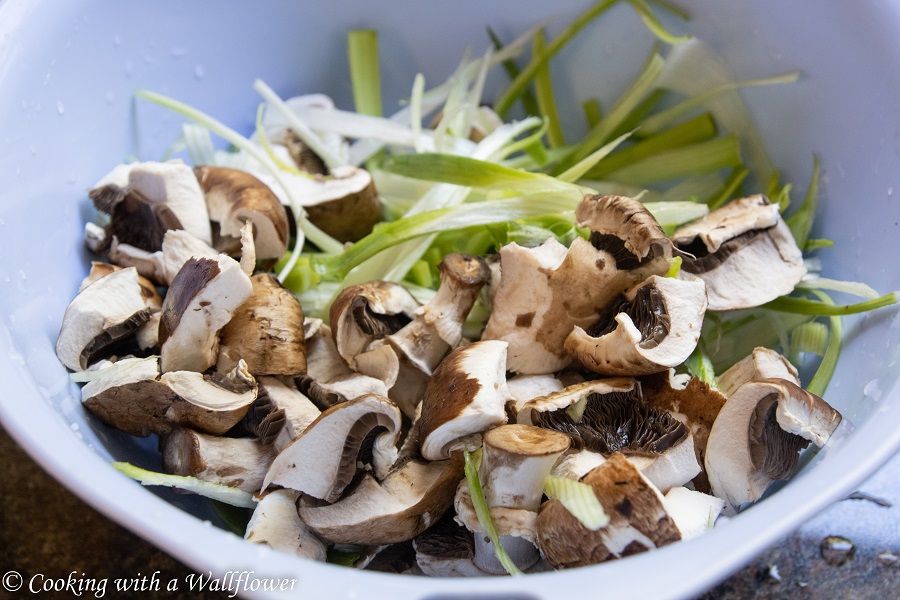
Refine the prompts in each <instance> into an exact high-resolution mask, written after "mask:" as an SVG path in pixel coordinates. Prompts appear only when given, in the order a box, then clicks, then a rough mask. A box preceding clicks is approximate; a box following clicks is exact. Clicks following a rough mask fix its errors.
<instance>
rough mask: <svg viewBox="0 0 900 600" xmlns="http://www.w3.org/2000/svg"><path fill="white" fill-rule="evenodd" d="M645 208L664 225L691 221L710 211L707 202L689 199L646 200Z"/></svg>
mask: <svg viewBox="0 0 900 600" xmlns="http://www.w3.org/2000/svg"><path fill="white" fill-rule="evenodd" d="M644 208H646V209H647V210H649V211H650V214H652V215H653V218H654V219H656V220H657V221H658V222H659V224H660V225H661V226H662V227H669V226H672V225H682V224H684V223H689V222H691V221H694V220H696V219H699V218H700V217H702V216H703V215H705V214H706V213H708V212H709V208H707V206H706V205H705V204H700V203H699V202H690V201H687V200H684V201H665V202H644Z"/></svg>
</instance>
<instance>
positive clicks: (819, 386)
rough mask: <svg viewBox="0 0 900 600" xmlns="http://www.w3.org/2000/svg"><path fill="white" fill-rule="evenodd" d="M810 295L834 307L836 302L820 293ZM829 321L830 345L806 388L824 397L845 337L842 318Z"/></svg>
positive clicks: (814, 292) (813, 292)
mask: <svg viewBox="0 0 900 600" xmlns="http://www.w3.org/2000/svg"><path fill="white" fill-rule="evenodd" d="M810 293H811V294H813V295H815V296H816V297H818V298H819V300H821V301H822V304H825V305H832V306H833V305H834V301H833V300H832V299H831V298H830V297H829V296H828V294H825V293H824V292H818V291H812V292H810ZM828 321H829V325H830V327H831V332H830V334H829V336H828V345H827V346H826V347H825V354H824V355H823V356H822V362H821V363H819V368H818V369H816V374H815V375H813V378H812V380H811V381H810V382H809V385H808V386H807V388H806V389H807V391H809V392H810V393H812V394H815V395H816V396H823V395H824V394H825V390H826V389H827V388H828V384H829V383H830V382H831V377H832V376H833V375H834V370H835V369H836V368H837V361H838V357H839V356H840V354H841V344H842V342H843V337H844V330H843V324H842V323H841V318H840V317H837V316H834V317H831V318H830V319H828Z"/></svg>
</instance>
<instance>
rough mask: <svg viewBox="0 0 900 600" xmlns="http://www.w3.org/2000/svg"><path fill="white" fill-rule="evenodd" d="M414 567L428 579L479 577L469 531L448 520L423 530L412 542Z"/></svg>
mask: <svg viewBox="0 0 900 600" xmlns="http://www.w3.org/2000/svg"><path fill="white" fill-rule="evenodd" d="M413 548H415V550H416V563H418V565H419V568H420V569H422V572H423V573H425V574H426V575H428V576H429V577H480V576H483V575H488V573H485V572H484V571H482V570H481V569H479V568H478V567H476V566H475V562H474V561H475V539H474V536H473V534H472V532H471V531H469V530H468V529H466V528H465V527H464V526H462V525H460V524H458V523H457V522H456V521H455V520H454V519H452V518H450V517H446V516H445V517H444V518H443V519H441V520H440V521H438V522H437V524H436V525H434V526H433V527H430V528H429V529H426V530H425V531H423V532H422V533H420V534H419V535H418V536H417V537H416V539H414V540H413Z"/></svg>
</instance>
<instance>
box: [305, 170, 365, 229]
mask: <svg viewBox="0 0 900 600" xmlns="http://www.w3.org/2000/svg"><path fill="white" fill-rule="evenodd" d="M313 185H314V187H312V189H310V190H309V193H308V194H306V195H304V196H303V197H302V199H301V204H303V208H305V209H306V213H307V214H308V215H309V220H310V221H311V222H312V223H313V224H315V225H316V226H317V227H318V228H319V229H321V230H322V231H324V232H325V233H327V234H328V235H330V236H331V237H333V238H334V239H336V240H338V241H339V242H356V241H358V240H360V239H362V238H364V237H365V236H367V235H368V234H370V233H372V228H373V227H375V225H376V224H377V223H379V222H381V220H382V214H381V202H380V201H379V200H378V193H377V192H376V191H375V184H374V183H373V182H372V175H371V174H369V172H368V171H366V170H365V169H360V168H357V167H352V166H344V167H336V168H334V169H332V170H331V175H330V176H329V177H317V178H315V179H314V180H313Z"/></svg>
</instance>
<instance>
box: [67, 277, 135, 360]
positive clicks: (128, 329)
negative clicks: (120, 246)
mask: <svg viewBox="0 0 900 600" xmlns="http://www.w3.org/2000/svg"><path fill="white" fill-rule="evenodd" d="M149 319H150V310H149V309H148V308H147V300H146V297H145V294H144V291H143V290H142V288H141V284H140V281H139V280H138V274H137V271H136V270H135V269H133V268H128V269H122V270H120V271H116V272H114V273H110V274H109V275H106V276H105V277H101V278H100V279H98V280H97V281H95V282H94V283H92V284H90V285H88V286H87V287H86V288H84V289H83V290H82V291H81V292H79V293H78V295H76V296H75V298H74V300H72V302H71V303H70V304H69V306H68V307H66V312H65V314H64V315H63V319H62V324H61V326H60V329H59V337H58V338H57V340H56V355H57V356H58V357H59V360H60V361H61V362H62V363H63V364H64V365H65V366H66V367H68V368H69V369H71V370H73V371H82V370H84V369H86V368H87V366H88V365H90V364H91V363H92V362H95V361H96V360H98V359H99V358H102V357H103V356H104V355H106V356H109V355H111V354H112V353H113V352H114V351H115V348H116V345H117V344H120V343H127V342H128V340H130V339H131V338H132V337H133V336H134V334H135V333H136V331H137V330H138V329H139V328H140V327H141V326H142V325H144V324H145V323H146V322H147V321H148V320H149Z"/></svg>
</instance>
